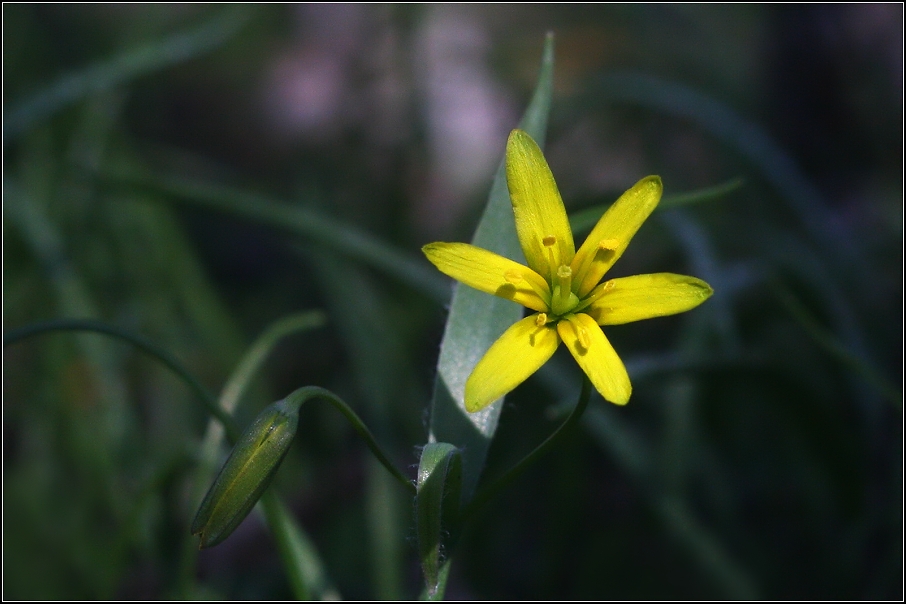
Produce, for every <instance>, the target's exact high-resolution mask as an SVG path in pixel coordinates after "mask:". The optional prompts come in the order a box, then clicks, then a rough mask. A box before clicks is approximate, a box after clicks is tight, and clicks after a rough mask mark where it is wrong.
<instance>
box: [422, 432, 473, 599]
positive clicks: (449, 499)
mask: <svg viewBox="0 0 906 604" xmlns="http://www.w3.org/2000/svg"><path fill="white" fill-rule="evenodd" d="M417 489H418V492H417V495H416V496H415V521H416V522H415V526H416V534H417V535H418V555H419V558H420V559H421V563H422V573H423V575H424V577H425V596H426V597H427V599H440V598H443V593H444V587H445V583H446V580H445V579H446V573H445V572H444V566H446V563H447V560H446V559H445V552H447V551H449V548H450V547H452V545H453V542H454V541H455V540H456V536H457V528H458V524H459V510H460V505H461V504H462V456H461V455H460V454H459V450H458V449H457V448H456V447H454V446H453V445H451V444H449V443H430V444H428V445H425V448H424V449H422V456H421V459H420V460H419V464H418V484H417Z"/></svg>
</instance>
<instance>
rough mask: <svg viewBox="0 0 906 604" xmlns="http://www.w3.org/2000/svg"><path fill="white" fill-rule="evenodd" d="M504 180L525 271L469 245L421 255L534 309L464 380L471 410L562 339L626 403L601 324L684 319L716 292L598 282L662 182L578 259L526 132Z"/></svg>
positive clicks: (605, 221)
mask: <svg viewBox="0 0 906 604" xmlns="http://www.w3.org/2000/svg"><path fill="white" fill-rule="evenodd" d="M506 177H507V186H508V187H509V190H510V200H511V201H512V204H513V213H514V215H515V218H516V232H517V235H518V236H519V243H520V245H521V246H522V251H523V253H524V254H525V258H526V261H527V263H528V266H523V265H521V264H519V263H518V262H514V261H513V260H510V259H509V258H504V257H503V256H500V255H498V254H495V253H493V252H489V251H488V250H485V249H482V248H479V247H475V246H474V245H469V244H468V243H429V244H428V245H426V246H425V247H423V248H422V251H423V252H424V253H425V256H427V257H428V260H430V261H431V262H432V263H434V265H435V266H436V267H437V268H438V269H439V270H440V271H441V272H442V273H444V274H446V275H449V276H450V277H453V278H454V279H456V280H458V281H461V282H462V283H465V284H466V285H468V286H470V287H474V288H475V289H478V290H480V291H483V292H487V293H489V294H494V295H495V296H500V297H502V298H506V299H508V300H513V301H514V302H518V303H519V304H522V305H523V306H525V307H527V308H530V309H532V310H534V311H537V312H536V313H534V314H532V315H530V316H527V317H525V318H524V319H522V320H521V321H518V322H516V323H515V324H514V325H512V326H511V327H510V328H509V329H507V330H506V331H505V332H504V333H503V335H502V336H500V338H499V339H498V340H497V341H496V342H494V344H493V345H492V346H491V348H490V349H489V350H488V351H487V353H485V355H484V357H482V359H481V360H480V361H479V362H478V364H477V365H476V366H475V369H474V370H473V371H472V374H471V375H470V376H469V379H468V381H467V382H466V392H465V406H466V410H467V411H469V412H470V413H474V412H476V411H479V410H481V409H483V408H484V407H486V406H488V405H490V404H491V403H492V402H494V401H495V400H497V399H498V398H500V397H501V396H504V395H505V394H507V393H508V392H510V391H511V390H513V389H514V388H515V387H516V386H518V385H519V384H521V383H522V382H524V381H525V380H526V379H527V378H528V377H529V376H530V375H531V374H533V373H534V372H535V371H537V370H538V369H539V368H541V366H542V365H544V363H546V362H547V360H548V359H549V358H550V357H551V356H552V355H553V354H554V352H555V351H556V350H557V347H558V346H559V345H560V342H561V341H562V342H563V343H564V344H566V347H567V348H568V349H569V351H570V352H571V353H572V355H573V357H574V358H575V359H576V361H577V362H578V363H579V366H580V367H581V368H582V370H583V371H584V372H585V373H586V375H588V378H589V379H590V380H591V383H592V384H593V385H594V387H595V388H596V389H597V391H598V392H600V393H601V396H603V397H604V398H605V399H607V400H608V401H610V402H612V403H616V404H618V405H625V404H626V403H627V402H628V401H629V396H630V394H631V393H632V385H631V384H630V383H629V375H628V374H627V373H626V368H625V367H624V366H623V362H622V361H621V360H620V357H619V356H618V355H617V353H616V351H615V350H614V349H613V346H611V345H610V342H609V341H608V340H607V337H606V336H605V335H604V332H603V331H601V327H600V326H601V325H618V324H621V323H629V322H631V321H639V320H641V319H650V318H653V317H663V316H666V315H672V314H676V313H680V312H685V311H687V310H691V309H693V308H695V307H696V306H698V305H699V304H701V303H702V302H704V301H705V300H707V299H708V297H710V296H711V294H712V293H713V290H712V289H711V287H710V286H709V285H708V284H707V283H705V282H704V281H702V280H701V279H696V278H695V277H687V276H684V275H674V274H671V273H656V274H651V275H636V276H634V277H624V278H619V279H610V280H609V281H605V282H604V283H601V278H602V277H603V276H604V274H605V273H606V272H607V271H608V270H609V269H610V267H611V266H613V264H614V262H616V261H617V260H618V259H619V258H620V256H622V255H623V251H624V250H625V249H626V246H627V245H628V244H629V240H630V239H632V236H633V235H635V232H636V231H637V230H638V229H639V227H640V226H642V223H643V222H645V219H646V218H648V216H649V215H650V214H651V212H652V211H653V210H654V208H655V207H656V206H657V204H658V201H660V199H661V191H662V188H663V187H662V185H661V179H660V178H659V177H657V176H649V177H647V178H643V179H642V180H640V181H639V182H637V183H636V184H635V186H633V187H632V188H631V189H629V190H628V191H626V192H625V193H623V195H622V196H621V197H620V198H619V199H618V200H617V201H616V203H614V204H613V205H612V206H611V207H610V209H608V210H607V212H605V214H604V215H603V216H602V217H601V219H600V220H599V221H598V224H597V225H596V226H595V228H594V229H592V231H591V234H589V236H588V239H586V240H585V243H583V244H582V247H580V248H579V250H578V251H576V248H575V244H574V243H573V235H572V230H571V229H570V227H569V221H568V219H567V217H566V210H565V209H564V207H563V201H562V199H561V198H560V193H559V191H558V190H557V184H556V183H555V182H554V177H553V174H551V170H550V168H549V167H548V165H547V161H546V160H545V159H544V155H543V154H542V153H541V149H540V148H539V147H538V144H537V143H535V141H534V140H532V137H530V136H529V135H528V134H526V133H525V132H523V131H521V130H514V131H513V132H512V133H511V134H510V138H509V140H508V141H507V148H506Z"/></svg>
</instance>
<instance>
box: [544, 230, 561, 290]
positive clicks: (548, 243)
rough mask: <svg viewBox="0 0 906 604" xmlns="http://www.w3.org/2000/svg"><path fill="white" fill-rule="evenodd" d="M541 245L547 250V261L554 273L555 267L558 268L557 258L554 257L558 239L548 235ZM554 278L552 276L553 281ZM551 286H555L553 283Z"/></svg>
mask: <svg viewBox="0 0 906 604" xmlns="http://www.w3.org/2000/svg"><path fill="white" fill-rule="evenodd" d="M541 243H542V244H544V247H546V248H547V261H548V264H550V267H551V271H553V270H554V267H555V266H557V258H556V257H555V255H554V246H555V245H556V244H557V238H556V237H554V236H553V235H548V236H547V237H545V238H543V239H542V240H541ZM553 277H554V276H553V275H551V276H550V278H551V280H553ZM551 285H553V282H551Z"/></svg>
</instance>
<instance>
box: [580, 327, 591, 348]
mask: <svg viewBox="0 0 906 604" xmlns="http://www.w3.org/2000/svg"><path fill="white" fill-rule="evenodd" d="M576 332H577V335H578V336H579V346H581V347H582V348H584V349H585V350H588V347H589V346H591V338H589V337H588V330H587V329H585V328H584V327H580V328H579V329H577V330H576Z"/></svg>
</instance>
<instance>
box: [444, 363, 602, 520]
mask: <svg viewBox="0 0 906 604" xmlns="http://www.w3.org/2000/svg"><path fill="white" fill-rule="evenodd" d="M590 397H591V382H590V381H589V380H588V376H586V375H584V374H583V375H582V391H581V392H580V393H579V401H578V402H577V403H576V406H575V408H573V411H572V413H570V414H569V417H568V418H566V421H565V422H563V423H562V424H560V427H559V428H557V429H556V430H555V431H554V433H553V434H551V435H550V436H548V437H547V439H545V441H544V442H543V443H541V444H540V445H538V446H537V447H536V448H535V450H534V451H532V452H531V453H529V454H528V455H526V456H525V457H523V458H522V459H521V460H520V461H519V462H518V463H517V464H516V465H514V466H513V467H512V468H510V469H509V470H507V472H506V473H505V474H504V475H503V476H501V477H500V478H498V479H497V480H496V481H494V482H493V483H491V484H490V485H488V486H487V487H484V488H483V489H481V490H480V491H479V492H478V494H476V495H475V497H474V499H472V501H470V502H469V503H468V505H466V506H465V507H464V508H463V511H462V515H461V516H460V519H461V520H465V519H467V518H469V517H470V516H472V515H473V514H474V513H475V512H477V511H478V510H479V509H480V508H481V507H482V506H483V505H484V504H486V503H487V502H488V501H490V500H491V499H493V498H494V496H496V495H497V494H498V493H499V492H500V491H502V490H503V489H505V488H506V487H507V486H509V485H510V483H512V482H513V481H514V480H516V478H518V477H519V475H520V474H522V473H523V472H524V471H525V470H526V469H527V468H528V467H529V466H530V465H531V464H532V463H534V462H535V461H536V460H537V459H538V458H539V457H541V456H542V455H544V454H545V453H547V451H548V450H550V449H551V448H552V447H553V446H554V444H555V443H556V442H557V441H558V440H559V439H560V438H561V437H562V436H563V434H564V433H565V432H566V431H567V430H569V429H570V428H571V427H572V426H573V425H575V424H576V423H578V421H579V419H580V418H581V417H582V414H583V413H584V412H585V409H586V407H588V400H589V398H590Z"/></svg>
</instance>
